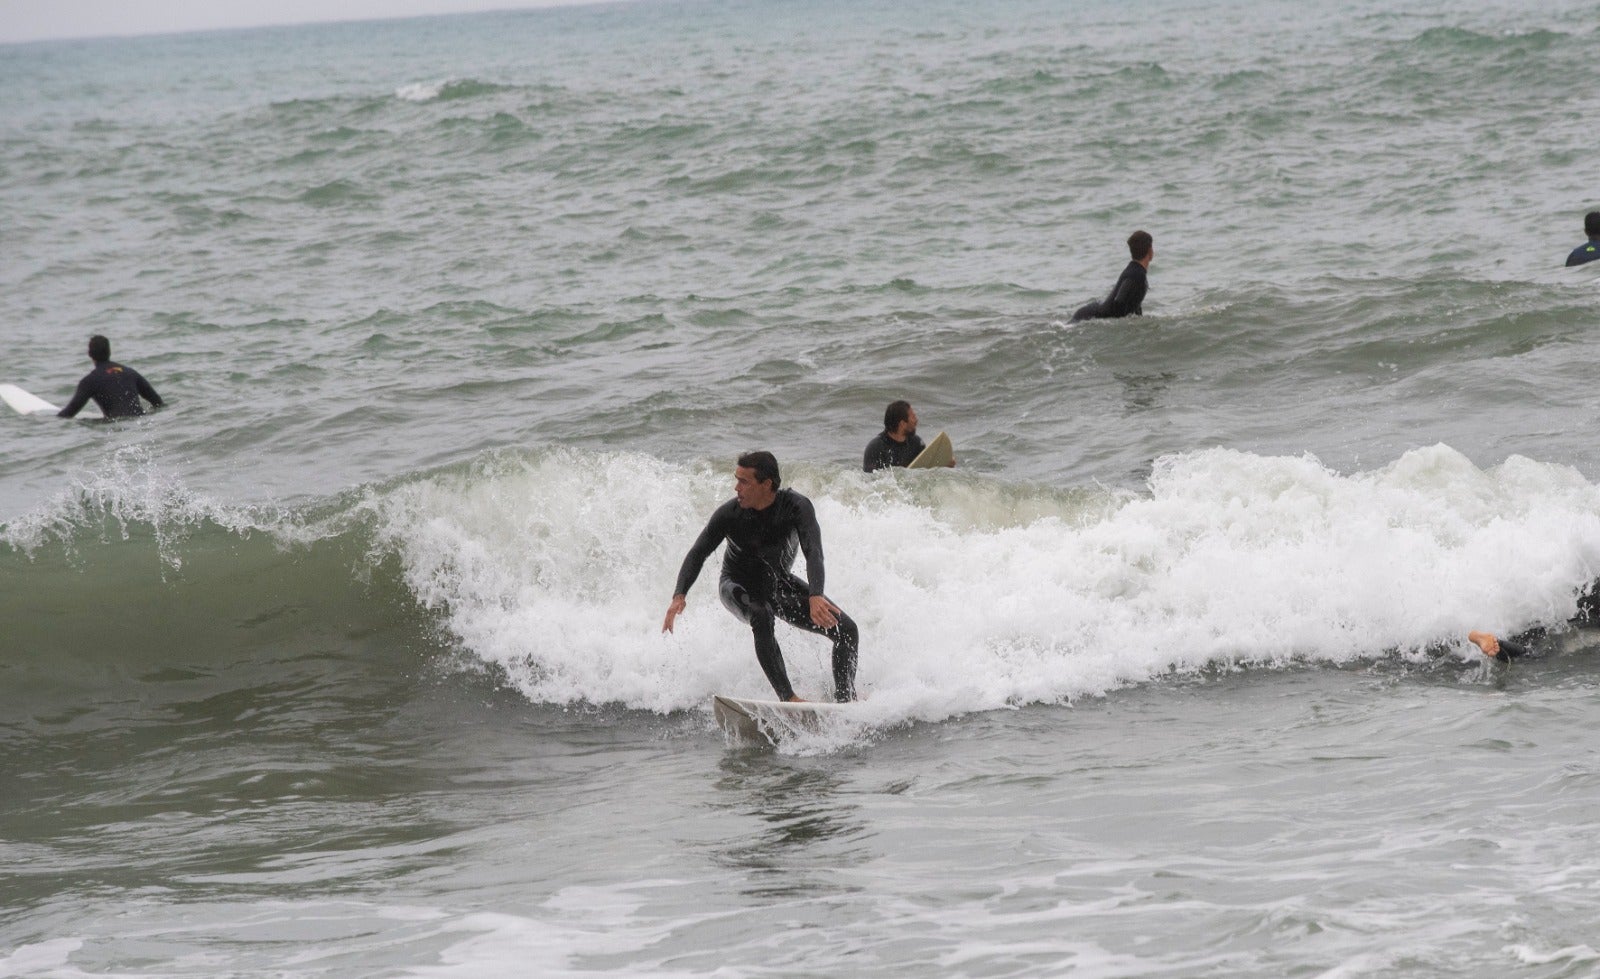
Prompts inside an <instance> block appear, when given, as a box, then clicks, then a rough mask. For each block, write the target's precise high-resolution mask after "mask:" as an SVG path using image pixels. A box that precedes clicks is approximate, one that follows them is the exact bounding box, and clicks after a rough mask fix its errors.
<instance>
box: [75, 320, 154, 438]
mask: <svg viewBox="0 0 1600 979" xmlns="http://www.w3.org/2000/svg"><path fill="white" fill-rule="evenodd" d="M89 359H90V360H92V361H94V370H92V371H90V372H89V373H87V374H85V375H84V377H83V380H81V381H79V382H78V390H77V392H76V393H75V394H73V396H72V400H71V401H68V402H67V406H66V407H65V408H62V409H61V411H60V414H59V417H61V418H72V417H74V416H76V415H77V414H78V412H80V411H82V410H83V406H84V405H86V404H88V403H89V399H90V398H93V399H94V403H95V404H97V405H99V406H100V411H101V413H102V414H104V415H105V416H106V417H107V418H134V417H137V416H139V415H142V414H144V405H142V404H140V403H139V399H140V398H141V397H142V398H144V399H145V400H146V401H148V402H150V405H151V407H153V408H159V407H161V405H162V404H163V403H164V402H162V400H161V395H159V394H157V393H156V389H155V388H153V387H151V386H150V382H149V381H147V380H145V379H144V377H143V376H142V375H141V374H140V373H139V372H138V371H136V370H134V369H133V368H132V367H124V366H122V365H121V364H118V363H113V362H112V360H111V341H110V340H107V339H106V338H105V337H103V336H98V335H96V336H92V337H90V338H89Z"/></svg>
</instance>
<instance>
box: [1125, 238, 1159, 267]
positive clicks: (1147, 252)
mask: <svg viewBox="0 0 1600 979" xmlns="http://www.w3.org/2000/svg"><path fill="white" fill-rule="evenodd" d="M1128 254H1129V255H1131V256H1133V260H1134V261H1135V262H1138V263H1140V264H1141V265H1143V266H1144V267H1145V268H1149V267H1150V260H1151V259H1152V258H1155V257H1156V243H1155V239H1154V238H1151V237H1150V232H1148V231H1135V232H1134V233H1133V234H1131V235H1129V236H1128Z"/></svg>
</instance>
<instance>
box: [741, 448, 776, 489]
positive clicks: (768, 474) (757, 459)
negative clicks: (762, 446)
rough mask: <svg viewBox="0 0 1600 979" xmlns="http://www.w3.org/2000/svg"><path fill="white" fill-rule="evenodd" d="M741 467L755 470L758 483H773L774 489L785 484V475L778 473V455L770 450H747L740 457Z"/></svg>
mask: <svg viewBox="0 0 1600 979" xmlns="http://www.w3.org/2000/svg"><path fill="white" fill-rule="evenodd" d="M739 467H740V468H741V469H753V470H755V473H756V482H758V483H771V484H772V488H773V489H777V488H778V487H779V486H782V485H783V477H782V476H779V475H778V457H777V456H775V455H773V454H772V453H770V452H767V451H765V450H757V451H755V452H746V453H745V454H744V455H742V456H740V457H739Z"/></svg>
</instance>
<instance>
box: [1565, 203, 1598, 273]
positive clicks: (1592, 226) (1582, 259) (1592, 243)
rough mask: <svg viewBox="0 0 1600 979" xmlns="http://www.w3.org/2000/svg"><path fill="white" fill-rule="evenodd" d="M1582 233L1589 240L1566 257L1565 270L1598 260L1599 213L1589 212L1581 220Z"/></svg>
mask: <svg viewBox="0 0 1600 979" xmlns="http://www.w3.org/2000/svg"><path fill="white" fill-rule="evenodd" d="M1583 233H1584V234H1586V235H1588V236H1589V240H1588V241H1586V242H1584V243H1583V244H1581V245H1579V246H1578V247H1577V248H1574V249H1573V250H1572V254H1570V255H1568V256H1567V268H1571V267H1573V266H1574V265H1586V264H1588V263H1589V262H1593V261H1597V260H1600V211H1590V212H1589V213H1588V214H1586V215H1584V218H1583Z"/></svg>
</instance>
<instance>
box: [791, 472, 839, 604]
mask: <svg viewBox="0 0 1600 979" xmlns="http://www.w3.org/2000/svg"><path fill="white" fill-rule="evenodd" d="M795 503H796V505H797V506H798V507H799V513H798V514H797V519H796V527H795V530H796V532H797V533H798V535H799V537H800V553H802V554H804V555H805V556H806V588H807V590H808V591H810V592H811V621H812V622H815V623H816V624H817V625H819V626H821V627H822V628H824V629H831V628H833V627H834V626H836V625H838V624H839V606H837V605H835V604H833V603H832V602H830V601H828V599H827V597H826V596H824V595H823V585H824V583H825V582H826V576H827V572H826V569H825V568H824V567H823V563H822V527H821V526H819V525H818V524H817V511H816V508H815V507H813V506H812V505H811V501H810V500H808V499H806V498H805V497H803V496H802V497H797V498H796V500H795Z"/></svg>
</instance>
